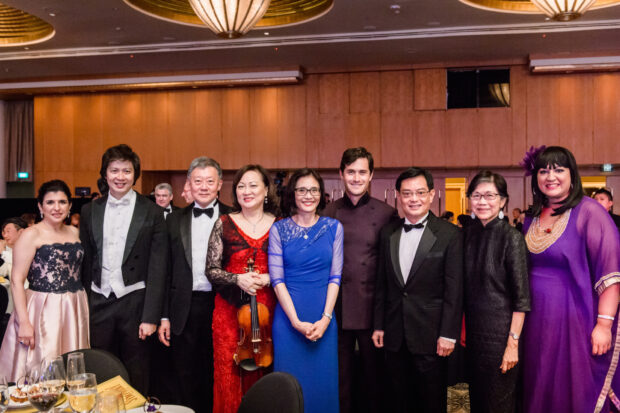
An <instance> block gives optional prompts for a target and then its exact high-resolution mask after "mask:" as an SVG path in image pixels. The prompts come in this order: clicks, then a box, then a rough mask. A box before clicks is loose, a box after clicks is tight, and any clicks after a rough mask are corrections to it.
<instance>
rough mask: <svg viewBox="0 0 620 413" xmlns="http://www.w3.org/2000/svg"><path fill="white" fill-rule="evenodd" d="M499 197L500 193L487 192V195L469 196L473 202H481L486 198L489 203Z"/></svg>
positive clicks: (476, 194)
mask: <svg viewBox="0 0 620 413" xmlns="http://www.w3.org/2000/svg"><path fill="white" fill-rule="evenodd" d="M498 196H499V194H498V193H493V192H487V193H486V194H479V193H477V192H476V193H474V194H471V195H470V196H469V199H471V200H473V201H480V200H481V199H482V198H484V199H485V200H487V201H495V200H496V199H497V197H498Z"/></svg>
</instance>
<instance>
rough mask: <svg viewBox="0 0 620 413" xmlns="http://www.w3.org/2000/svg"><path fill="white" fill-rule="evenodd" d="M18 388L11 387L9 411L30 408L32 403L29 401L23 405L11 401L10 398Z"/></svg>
mask: <svg viewBox="0 0 620 413" xmlns="http://www.w3.org/2000/svg"><path fill="white" fill-rule="evenodd" d="M16 388H17V386H9V409H21V408H22V407H27V406H30V402H29V401H28V400H26V401H25V402H22V403H17V402H16V401H14V400H13V399H11V397H10V396H11V394H12V393H13V391H15V389H16Z"/></svg>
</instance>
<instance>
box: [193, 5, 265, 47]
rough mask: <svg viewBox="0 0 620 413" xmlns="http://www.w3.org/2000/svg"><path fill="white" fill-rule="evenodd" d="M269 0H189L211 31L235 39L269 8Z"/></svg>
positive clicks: (248, 29) (252, 25) (244, 32)
mask: <svg viewBox="0 0 620 413" xmlns="http://www.w3.org/2000/svg"><path fill="white" fill-rule="evenodd" d="M270 1H271V0H189V4H190V5H191V6H192V9H194V12H195V13H196V15H197V16H198V17H199V18H200V20H202V21H203V22H204V24H206V25H207V26H208V27H209V29H211V31H213V33H215V34H216V35H218V36H219V37H223V38H225V39H235V38H237V37H241V36H243V35H244V34H246V33H247V32H248V31H250V30H251V29H252V28H253V27H254V26H255V25H256V23H258V21H259V20H260V19H262V18H263V15H264V14H265V12H266V11H267V9H268V8H269V3H270Z"/></svg>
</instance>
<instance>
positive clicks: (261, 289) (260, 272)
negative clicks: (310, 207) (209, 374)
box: [206, 165, 277, 413]
mask: <svg viewBox="0 0 620 413" xmlns="http://www.w3.org/2000/svg"><path fill="white" fill-rule="evenodd" d="M233 209H234V211H235V212H233V213H230V214H228V215H222V216H221V217H220V219H219V220H218V221H217V222H216V223H215V226H214V228H213V232H212V233H211V238H210V239H209V252H208V255H207V269H206V273H207V277H208V278H209V281H210V282H211V284H213V286H214V288H215V290H216V291H217V294H216V296H215V308H214V310H213V355H214V373H213V379H214V380H213V381H214V389H213V390H214V391H213V412H214V413H235V412H236V411H237V409H238V407H239V404H240V403H241V397H242V396H243V394H245V392H246V391H247V390H248V389H249V388H250V387H251V386H252V384H254V383H255V382H256V381H257V380H258V379H259V378H261V377H262V376H263V375H264V374H265V373H266V371H265V369H262V368H259V369H258V370H255V371H246V370H243V369H242V368H241V367H239V366H237V364H236V363H235V361H234V360H233V355H234V354H235V352H236V350H237V343H238V341H239V323H238V322H237V310H238V308H239V307H240V306H241V305H243V304H245V303H247V302H248V301H249V296H250V295H255V296H256V299H257V301H258V302H259V303H263V304H265V305H266V306H267V308H268V309H269V312H270V315H271V316H270V320H269V324H270V325H271V321H272V318H271V317H273V310H274V308H275V304H276V299H275V295H274V293H273V290H272V289H271V287H270V285H269V274H268V270H267V248H268V245H269V229H270V228H271V225H272V224H273V223H274V222H275V220H276V215H277V210H276V209H277V202H276V198H275V194H274V191H273V185H272V184H271V180H270V178H269V174H268V173H267V171H266V170H265V169H264V168H263V167H262V166H260V165H246V166H244V167H242V168H241V169H239V170H238V171H237V173H236V174H235V178H234V180H233ZM249 259H252V260H253V261H254V271H252V272H248V270H247V267H248V260H249Z"/></svg>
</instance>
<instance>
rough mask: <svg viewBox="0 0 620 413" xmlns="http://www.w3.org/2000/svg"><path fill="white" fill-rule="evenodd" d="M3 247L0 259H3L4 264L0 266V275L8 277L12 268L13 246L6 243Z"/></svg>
mask: <svg viewBox="0 0 620 413" xmlns="http://www.w3.org/2000/svg"><path fill="white" fill-rule="evenodd" d="M4 248H5V250H4V251H2V254H0V256H1V257H2V259H3V260H4V264H2V266H0V276H2V277H10V276H11V269H12V268H13V248H11V247H9V246H8V245H7V246H6V247H4Z"/></svg>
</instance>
